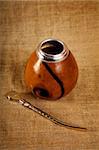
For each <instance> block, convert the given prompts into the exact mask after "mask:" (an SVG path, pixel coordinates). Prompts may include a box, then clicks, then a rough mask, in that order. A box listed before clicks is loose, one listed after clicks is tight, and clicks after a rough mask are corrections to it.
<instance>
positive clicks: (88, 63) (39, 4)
mask: <svg viewBox="0 0 99 150" xmlns="http://www.w3.org/2000/svg"><path fill="white" fill-rule="evenodd" d="M50 37H53V38H58V39H61V40H63V41H64V42H65V43H66V44H67V45H68V48H69V49H70V50H71V51H72V53H73V54H74V56H75V58H76V60H77V62H78V66H79V79H78V82H77V85H76V87H75V89H73V90H72V92H71V93H70V94H68V96H67V97H65V98H62V99H61V100H60V101H54V102H49V101H44V100H36V99H34V98H33V97H32V96H31V95H29V94H24V95H23V97H24V98H29V99H30V101H31V103H32V104H35V105H36V106H38V107H40V108H42V109H43V110H45V111H47V112H49V113H51V114H53V115H55V116H56V117H58V118H60V119H62V120H64V121H66V122H68V123H73V124H75V125H80V126H84V127H87V128H88V129H89V131H88V132H86V133H83V132H77V131H72V130H68V129H66V128H62V127H59V126H57V125H54V124H53V123H51V122H50V121H48V120H46V119H44V118H42V117H40V116H39V115H38V114H36V113H33V112H31V111H29V110H26V109H24V108H23V107H22V106H19V105H17V104H13V103H10V102H8V101H7V100H6V98H5V97H4V94H5V93H6V92H8V91H10V90H16V91H17V92H25V88H24V81H23V75H24V68H25V64H26V62H27V59H28V57H29V56H30V54H31V53H32V52H33V51H34V50H35V49H36V47H37V46H38V44H39V42H41V41H42V40H43V39H45V38H50ZM23 149H25V150H99V3H98V2H95V1H94V2H88V1H86V2H84V1H83V2H80V1H79V2H75V1H70V2H69V0H68V1H44V0H43V1H36V0H35V1H32V2H25V1H24V2H21V1H20V2H11V1H10V2H0V150H23Z"/></svg>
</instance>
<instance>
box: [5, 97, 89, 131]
mask: <svg viewBox="0 0 99 150" xmlns="http://www.w3.org/2000/svg"><path fill="white" fill-rule="evenodd" d="M6 98H7V99H8V100H10V101H13V102H17V103H19V104H21V105H22V106H24V107H25V108H28V109H30V110H32V111H34V112H36V113H38V114H39V115H41V116H42V117H44V118H46V119H48V120H50V121H51V122H53V123H55V124H57V125H60V126H63V127H66V128H68V129H72V130H77V131H87V128H84V127H79V126H72V125H69V124H68V123H65V122H63V121H61V120H58V119H57V118H55V117H54V116H52V115H50V114H48V113H46V112H44V111H43V110H41V109H40V108H38V107H36V106H34V105H32V104H31V103H29V102H27V100H25V99H16V98H13V97H11V96H9V95H7V96H6Z"/></svg>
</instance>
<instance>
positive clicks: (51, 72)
mask: <svg viewBox="0 0 99 150" xmlns="http://www.w3.org/2000/svg"><path fill="white" fill-rule="evenodd" d="M42 63H43V65H44V66H45V68H46V69H47V71H48V72H49V73H50V74H51V76H52V77H53V78H54V80H56V82H57V83H58V84H59V86H60V88H61V95H60V96H59V97H58V99H59V98H61V97H62V96H63V95H64V86H63V82H62V81H61V80H60V79H59V78H58V77H57V75H56V74H55V73H54V72H53V71H52V70H51V68H50V67H49V65H48V64H47V63H45V62H42Z"/></svg>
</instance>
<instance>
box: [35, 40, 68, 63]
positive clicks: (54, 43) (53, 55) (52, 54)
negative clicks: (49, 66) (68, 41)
mask: <svg viewBox="0 0 99 150" xmlns="http://www.w3.org/2000/svg"><path fill="white" fill-rule="evenodd" d="M37 55H38V57H39V58H40V59H41V60H42V61H44V62H49V63H51V62H59V61H62V60H64V59H66V58H67V57H68V55H69V50H68V48H67V47H66V45H65V44H64V43H63V42H62V41H60V40H56V39H47V40H44V41H42V42H41V43H40V45H39V47H38V50H37Z"/></svg>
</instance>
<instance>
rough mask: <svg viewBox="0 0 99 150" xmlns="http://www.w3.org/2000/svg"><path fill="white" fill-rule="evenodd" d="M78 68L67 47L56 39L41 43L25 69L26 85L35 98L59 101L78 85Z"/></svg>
mask: <svg viewBox="0 0 99 150" xmlns="http://www.w3.org/2000/svg"><path fill="white" fill-rule="evenodd" d="M77 78H78V67H77V63H76V61H75V58H74V56H73V55H72V53H71V51H70V50H69V49H68V48H67V47H66V45H65V44H64V43H63V42H62V41H60V40H55V39H47V40H44V41H43V42H41V43H40V45H39V46H38V48H37V50H36V51H34V52H33V53H32V55H31V56H30V58H29V60H28V62H27V65H26V69H25V83H26V86H27V88H28V89H29V90H30V91H32V92H33V94H34V96H36V97H38V98H40V99H45V100H57V99H60V98H61V97H63V96H65V95H67V94H68V93H69V92H70V91H71V90H72V89H73V88H74V87H75V85H76V82H77Z"/></svg>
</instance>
